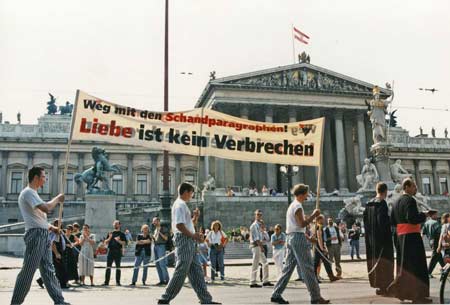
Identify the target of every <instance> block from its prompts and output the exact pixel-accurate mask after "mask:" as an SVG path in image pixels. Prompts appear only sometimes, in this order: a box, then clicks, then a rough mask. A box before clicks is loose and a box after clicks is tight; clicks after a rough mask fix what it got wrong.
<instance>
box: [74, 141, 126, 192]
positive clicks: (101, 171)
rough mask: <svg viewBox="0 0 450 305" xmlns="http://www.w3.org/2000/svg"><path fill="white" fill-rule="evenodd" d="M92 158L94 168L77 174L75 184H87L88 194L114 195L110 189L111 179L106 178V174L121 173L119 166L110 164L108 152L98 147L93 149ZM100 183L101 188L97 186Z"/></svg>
mask: <svg viewBox="0 0 450 305" xmlns="http://www.w3.org/2000/svg"><path fill="white" fill-rule="evenodd" d="M92 158H93V159H94V166H92V167H90V168H88V169H87V170H85V171H84V172H82V173H77V174H75V177H74V180H75V182H76V183H77V184H78V185H79V184H81V183H82V182H84V183H86V187H87V194H114V192H113V191H112V190H111V189H110V188H109V181H108V180H109V177H107V176H106V172H111V173H112V174H115V173H120V168H119V166H118V165H117V164H110V163H109V159H108V154H107V153H106V151H105V150H104V149H102V148H99V147H96V146H95V147H93V148H92ZM99 181H101V182H102V187H101V188H100V187H99V186H97V183H98V182H99Z"/></svg>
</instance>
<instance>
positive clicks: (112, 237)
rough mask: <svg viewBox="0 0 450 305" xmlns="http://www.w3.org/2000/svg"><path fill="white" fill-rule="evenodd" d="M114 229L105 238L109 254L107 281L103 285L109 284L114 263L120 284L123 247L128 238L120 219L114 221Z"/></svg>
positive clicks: (117, 282) (118, 284) (117, 281)
mask: <svg viewBox="0 0 450 305" xmlns="http://www.w3.org/2000/svg"><path fill="white" fill-rule="evenodd" d="M113 226H114V231H112V232H109V234H108V236H107V237H106V239H105V244H106V245H108V256H107V258H106V272H105V282H104V283H103V286H108V285H109V280H110V278H111V267H112V263H113V262H114V263H115V266H116V268H117V269H116V285H117V286H121V285H120V275H121V270H120V263H121V261H122V255H123V249H124V247H125V245H126V242H127V239H126V237H125V234H124V233H123V232H122V231H120V226H121V225H120V221H118V220H115V221H114V222H113Z"/></svg>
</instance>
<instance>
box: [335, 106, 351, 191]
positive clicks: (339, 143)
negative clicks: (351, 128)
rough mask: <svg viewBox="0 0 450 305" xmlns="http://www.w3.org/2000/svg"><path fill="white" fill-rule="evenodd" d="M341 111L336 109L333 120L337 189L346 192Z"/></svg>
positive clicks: (345, 165) (345, 166)
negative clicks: (334, 127)
mask: <svg viewBox="0 0 450 305" xmlns="http://www.w3.org/2000/svg"><path fill="white" fill-rule="evenodd" d="M342 119H343V113H342V112H341V111H336V113H335V117H334V122H335V126H336V157H337V169H338V181H339V190H340V191H341V192H343V193H345V192H348V184H347V164H346V158H345V139H344V124H343V122H342Z"/></svg>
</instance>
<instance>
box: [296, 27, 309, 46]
mask: <svg viewBox="0 0 450 305" xmlns="http://www.w3.org/2000/svg"><path fill="white" fill-rule="evenodd" d="M294 38H295V39H297V40H298V41H300V42H302V43H304V44H308V39H309V36H308V35H306V34H305V33H303V32H301V31H300V30H299V29H297V28H296V27H295V26H294Z"/></svg>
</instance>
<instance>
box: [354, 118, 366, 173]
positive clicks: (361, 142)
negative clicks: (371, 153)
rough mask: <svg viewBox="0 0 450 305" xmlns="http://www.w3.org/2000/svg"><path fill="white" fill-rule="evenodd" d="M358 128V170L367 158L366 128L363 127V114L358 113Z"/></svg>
mask: <svg viewBox="0 0 450 305" xmlns="http://www.w3.org/2000/svg"><path fill="white" fill-rule="evenodd" d="M356 120H357V128H358V148H359V165H360V168H362V167H363V165H364V159H366V158H367V150H366V147H367V144H366V128H365V125H364V113H362V112H360V113H358V114H357V116H356Z"/></svg>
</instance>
